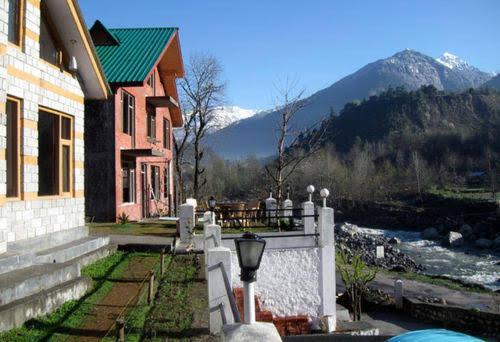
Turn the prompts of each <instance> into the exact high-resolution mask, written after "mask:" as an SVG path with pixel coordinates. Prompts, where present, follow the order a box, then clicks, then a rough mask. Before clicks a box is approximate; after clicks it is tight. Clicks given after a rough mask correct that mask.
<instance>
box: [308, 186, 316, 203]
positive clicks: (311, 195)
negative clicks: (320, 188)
mask: <svg viewBox="0 0 500 342" xmlns="http://www.w3.org/2000/svg"><path fill="white" fill-rule="evenodd" d="M306 190H307V192H308V193H309V202H312V198H313V192H314V190H315V189H314V185H308V186H307V189H306Z"/></svg>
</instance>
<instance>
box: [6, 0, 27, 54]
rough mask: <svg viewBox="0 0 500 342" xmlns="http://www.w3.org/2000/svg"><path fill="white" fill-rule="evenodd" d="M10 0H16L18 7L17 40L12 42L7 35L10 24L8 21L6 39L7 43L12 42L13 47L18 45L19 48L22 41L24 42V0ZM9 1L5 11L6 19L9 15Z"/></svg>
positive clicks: (21, 46) (21, 45)
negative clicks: (7, 8)
mask: <svg viewBox="0 0 500 342" xmlns="http://www.w3.org/2000/svg"><path fill="white" fill-rule="evenodd" d="M12 1H16V2H17V4H18V8H19V11H18V18H17V20H18V23H17V25H18V27H17V30H16V31H17V35H18V36H17V42H13V41H11V40H10V39H11V38H10V37H9V31H10V30H9V25H10V22H8V23H7V41H8V42H9V44H12V45H13V46H15V47H18V48H20V49H22V48H23V45H24V44H23V43H24V20H25V8H26V4H25V1H26V0H12ZM8 3H9V11H8V12H7V20H9V17H10V0H9V1H8Z"/></svg>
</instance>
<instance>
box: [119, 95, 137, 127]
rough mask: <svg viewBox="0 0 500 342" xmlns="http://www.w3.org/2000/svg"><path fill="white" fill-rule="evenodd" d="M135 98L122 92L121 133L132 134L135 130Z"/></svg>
mask: <svg viewBox="0 0 500 342" xmlns="http://www.w3.org/2000/svg"><path fill="white" fill-rule="evenodd" d="M134 120H135V98H134V97H133V96H132V95H130V94H129V93H127V92H125V91H122V127H123V133H125V134H128V135H133V134H134V128H135V121H134Z"/></svg>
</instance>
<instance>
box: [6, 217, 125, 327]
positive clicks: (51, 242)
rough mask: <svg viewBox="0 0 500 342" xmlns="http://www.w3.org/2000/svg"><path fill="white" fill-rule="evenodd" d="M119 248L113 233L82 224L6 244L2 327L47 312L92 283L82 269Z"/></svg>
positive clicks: (82, 292)
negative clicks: (95, 233)
mask: <svg viewBox="0 0 500 342" xmlns="http://www.w3.org/2000/svg"><path fill="white" fill-rule="evenodd" d="M115 250H116V246H115V245H110V244H109V237H106V236H88V229H87V227H78V228H74V229H69V230H67V231H60V232H55V233H51V234H47V235H44V236H41V237H35V238H32V239H28V240H21V241H16V242H10V243H7V251H6V252H5V253H2V254H0V331H4V330H8V329H12V328H14V327H18V326H21V325H22V324H23V323H24V322H25V321H27V320H28V319H31V318H34V317H37V316H40V315H44V314H48V313H50V312H52V311H53V310H55V309H56V308H57V307H59V306H60V305H61V304H63V303H64V302H65V301H68V300H70V299H77V298H80V297H81V296H82V295H84V294H85V292H86V291H87V289H88V288H89V287H90V286H91V285H92V282H91V280H90V279H87V278H85V277H82V276H81V272H80V271H81V268H82V267H84V266H86V265H88V264H90V263H92V262H94V261H96V260H98V259H101V258H103V257H105V256H107V255H109V254H111V253H112V252H113V251H115Z"/></svg>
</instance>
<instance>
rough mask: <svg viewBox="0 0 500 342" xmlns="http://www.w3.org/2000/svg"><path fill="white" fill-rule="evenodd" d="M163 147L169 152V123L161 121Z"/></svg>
mask: <svg viewBox="0 0 500 342" xmlns="http://www.w3.org/2000/svg"><path fill="white" fill-rule="evenodd" d="M163 147H164V148H166V149H169V150H170V121H169V120H168V119H163Z"/></svg>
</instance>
